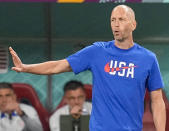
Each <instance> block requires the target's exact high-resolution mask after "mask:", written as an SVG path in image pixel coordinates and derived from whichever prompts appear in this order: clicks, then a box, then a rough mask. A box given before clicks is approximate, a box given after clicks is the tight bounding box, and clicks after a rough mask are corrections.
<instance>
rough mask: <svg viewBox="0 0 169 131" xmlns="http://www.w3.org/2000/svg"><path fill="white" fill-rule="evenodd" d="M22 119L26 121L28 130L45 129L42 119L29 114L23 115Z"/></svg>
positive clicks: (37, 130)
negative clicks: (39, 119)
mask: <svg viewBox="0 0 169 131" xmlns="http://www.w3.org/2000/svg"><path fill="white" fill-rule="evenodd" d="M21 118H22V120H23V121H24V123H25V130H26V131H43V128H42V125H41V123H40V121H38V120H35V119H31V118H29V117H28V116H26V115H25V116H22V117H21Z"/></svg>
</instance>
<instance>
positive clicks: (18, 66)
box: [9, 47, 24, 72]
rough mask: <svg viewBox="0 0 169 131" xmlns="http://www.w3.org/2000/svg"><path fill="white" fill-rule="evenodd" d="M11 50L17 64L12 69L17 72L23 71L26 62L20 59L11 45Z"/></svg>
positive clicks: (14, 62)
mask: <svg viewBox="0 0 169 131" xmlns="http://www.w3.org/2000/svg"><path fill="white" fill-rule="evenodd" d="M9 51H10V53H11V55H12V60H13V64H14V66H15V67H12V70H14V71H16V72H23V69H24V64H23V63H22V61H21V60H20V58H19V57H18V55H17V54H16V52H15V51H14V50H13V49H12V47H9Z"/></svg>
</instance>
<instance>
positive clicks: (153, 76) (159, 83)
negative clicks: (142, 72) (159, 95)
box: [148, 56, 164, 91]
mask: <svg viewBox="0 0 169 131" xmlns="http://www.w3.org/2000/svg"><path fill="white" fill-rule="evenodd" d="M163 87H164V83H163V80H162V76H161V73H160V68H159V64H158V61H157V58H156V56H154V62H153V64H152V67H151V70H150V72H149V77H148V90H149V91H154V90H157V89H159V88H163Z"/></svg>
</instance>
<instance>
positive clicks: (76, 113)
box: [70, 105, 82, 119]
mask: <svg viewBox="0 0 169 131" xmlns="http://www.w3.org/2000/svg"><path fill="white" fill-rule="evenodd" d="M70 114H71V115H72V116H73V117H74V118H75V119H78V118H79V117H80V116H81V114H82V107H80V106H78V105H76V106H74V107H72V108H71V110H70Z"/></svg>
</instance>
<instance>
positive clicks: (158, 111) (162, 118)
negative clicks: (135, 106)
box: [151, 99, 166, 131]
mask: <svg viewBox="0 0 169 131" xmlns="http://www.w3.org/2000/svg"><path fill="white" fill-rule="evenodd" d="M151 106H152V113H153V120H154V125H155V128H156V131H165V126H166V109H165V103H164V101H163V99H161V100H159V101H155V102H152V104H151Z"/></svg>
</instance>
